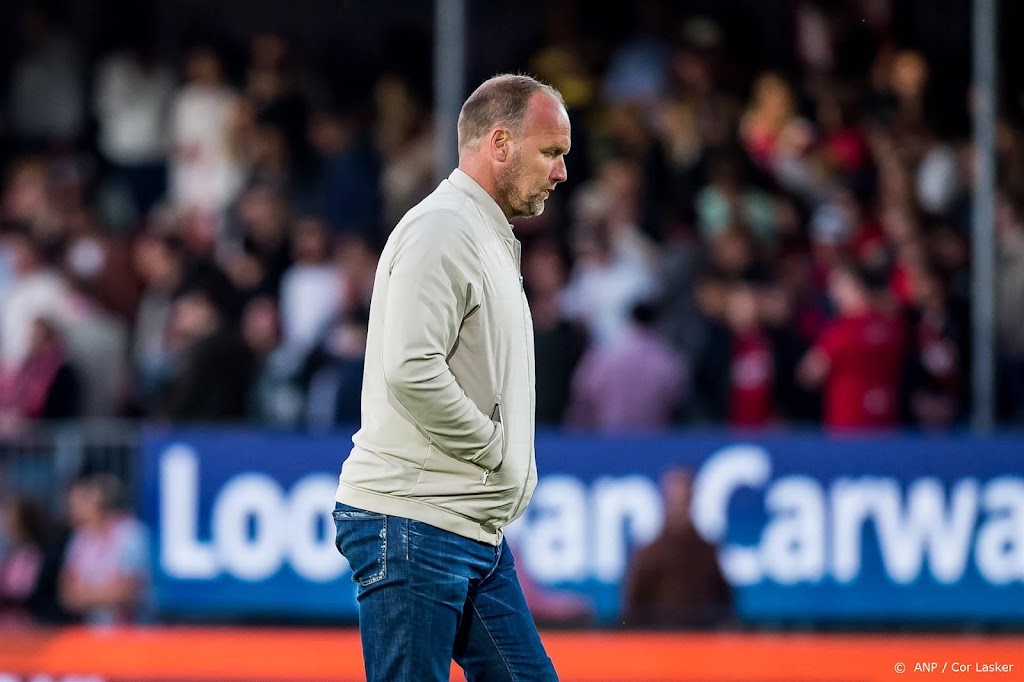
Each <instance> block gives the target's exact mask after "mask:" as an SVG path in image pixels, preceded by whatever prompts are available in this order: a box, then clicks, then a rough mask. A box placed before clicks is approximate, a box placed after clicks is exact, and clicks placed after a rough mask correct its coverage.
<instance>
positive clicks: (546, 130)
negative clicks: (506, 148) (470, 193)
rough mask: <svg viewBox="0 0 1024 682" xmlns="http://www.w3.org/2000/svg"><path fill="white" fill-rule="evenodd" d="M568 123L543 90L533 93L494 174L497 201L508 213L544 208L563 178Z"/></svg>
mask: <svg viewBox="0 0 1024 682" xmlns="http://www.w3.org/2000/svg"><path fill="white" fill-rule="evenodd" d="M570 145H571V142H570V126H569V116H568V114H566V112H565V108H564V107H563V106H562V105H561V104H560V103H559V102H558V101H557V100H555V99H553V98H552V97H550V96H549V95H546V94H544V93H535V94H534V95H533V99H532V100H531V101H530V105H529V107H528V108H527V112H526V120H525V121H524V123H523V129H522V131H521V133H520V134H519V135H517V136H515V138H514V140H513V144H512V146H511V151H510V154H509V158H508V159H507V160H506V162H505V163H504V165H503V168H502V170H501V172H500V174H499V175H498V183H497V191H498V194H499V196H498V199H499V203H501V204H504V206H506V207H507V208H508V210H509V212H510V217H517V216H535V215H540V214H541V213H543V212H544V202H545V201H547V198H548V196H550V194H551V191H552V190H554V188H555V185H557V184H558V183H560V182H563V181H564V180H565V177H566V173H565V155H566V154H567V153H568V152H569V147H570Z"/></svg>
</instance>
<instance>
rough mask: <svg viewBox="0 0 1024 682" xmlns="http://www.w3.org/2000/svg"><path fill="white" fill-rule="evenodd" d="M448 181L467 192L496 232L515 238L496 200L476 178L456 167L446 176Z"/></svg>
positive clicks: (508, 237) (507, 237)
mask: <svg viewBox="0 0 1024 682" xmlns="http://www.w3.org/2000/svg"><path fill="white" fill-rule="evenodd" d="M448 182H450V183H452V184H453V185H455V188H456V189H458V190H460V191H462V192H464V193H466V194H468V195H469V198H470V199H472V200H473V201H475V202H476V203H477V205H478V206H479V207H480V210H481V211H483V213H484V215H485V216H487V218H488V222H490V223H491V225H492V226H493V227H494V229H495V230H497V231H498V234H500V235H501V236H502V237H505V238H506V239H514V238H515V235H513V234H512V225H511V224H509V222H508V219H507V218H506V217H505V214H504V213H503V212H502V210H501V208H499V207H498V202H496V201H495V200H494V197H492V196H491V195H490V194H488V193H487V190H485V189H484V188H483V187H481V186H480V184H479V183H478V182H477V181H476V180H474V179H473V178H472V177H470V176H469V175H468V174H467V173H465V172H464V171H461V170H459V169H458V168H456V169H455V170H453V171H452V174H451V175H449V176H448Z"/></svg>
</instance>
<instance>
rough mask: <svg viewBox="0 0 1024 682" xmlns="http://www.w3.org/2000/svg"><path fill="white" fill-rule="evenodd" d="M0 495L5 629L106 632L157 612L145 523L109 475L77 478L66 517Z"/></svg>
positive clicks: (0, 605)
mask: <svg viewBox="0 0 1024 682" xmlns="http://www.w3.org/2000/svg"><path fill="white" fill-rule="evenodd" d="M5 493H6V494H3V495H2V496H0V631H2V630H3V629H4V628H15V627H23V626H26V625H32V624H38V623H71V622H81V623H86V624H88V625H91V626H97V627H105V626H113V625H121V624H126V623H144V622H147V621H148V620H149V619H150V617H151V616H152V614H153V609H152V600H151V596H152V595H151V592H150V579H149V570H150V562H151V556H150V550H149V540H148V534H147V532H146V530H145V528H144V527H143V525H142V524H141V523H140V522H139V521H138V520H137V519H135V518H134V517H133V516H131V515H130V514H129V513H127V512H126V511H124V502H125V500H124V486H123V484H122V483H121V482H120V481H119V480H118V479H117V477H115V476H113V475H112V474H89V475H86V476H82V477H81V478H79V479H77V480H75V481H74V482H73V483H72V484H71V485H70V487H69V488H68V491H67V495H66V500H65V503H66V507H67V513H66V519H65V521H64V522H63V523H59V524H58V523H55V522H54V519H53V518H51V514H50V511H49V508H48V507H44V506H42V505H40V504H39V502H38V501H37V500H34V499H33V498H32V497H30V496H26V495H23V494H20V493H16V492H15V493H11V492H9V491H5Z"/></svg>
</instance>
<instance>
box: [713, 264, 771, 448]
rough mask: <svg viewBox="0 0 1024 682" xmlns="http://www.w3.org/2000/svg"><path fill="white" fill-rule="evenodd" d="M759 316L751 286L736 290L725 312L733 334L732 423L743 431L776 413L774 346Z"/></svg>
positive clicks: (730, 398) (730, 381)
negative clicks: (762, 326)
mask: <svg viewBox="0 0 1024 682" xmlns="http://www.w3.org/2000/svg"><path fill="white" fill-rule="evenodd" d="M757 313H758V311H757V298H756V296H755V294H754V290H753V289H752V288H751V286H750V285H749V284H738V285H736V286H735V287H733V289H732V291H730V293H729V298H728V299H727V302H726V310H725V315H726V321H727V322H728V325H729V330H730V332H732V334H731V335H732V349H731V351H732V359H731V362H730V367H729V424H730V425H732V426H736V427H741V428H747V427H757V426H766V425H767V424H768V423H769V422H770V421H771V420H772V418H773V416H774V411H775V405H774V398H775V377H774V371H775V365H774V358H773V355H772V347H771V343H770V341H769V340H768V336H767V335H766V334H765V333H764V330H763V329H762V328H761V325H760V322H759V320H758V315H757Z"/></svg>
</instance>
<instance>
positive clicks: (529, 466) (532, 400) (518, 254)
mask: <svg viewBox="0 0 1024 682" xmlns="http://www.w3.org/2000/svg"><path fill="white" fill-rule="evenodd" d="M522 255H523V245H522V244H521V243H520V242H519V241H518V240H516V272H517V273H518V275H519V296H520V299H519V300H520V302H521V304H522V310H523V336H524V338H525V341H526V370H527V373H528V375H530V376H532V375H533V372H534V370H533V365H532V363H531V362H530V356H531V355H532V353H531V348H530V346H531V343H530V334H529V331H528V328H527V325H526V321H527V320H528V319H530V309H529V305H528V304H527V302H526V291H525V290H524V289H523V266H522ZM531 326H532V323H531ZM535 402H536V396H534V395H533V392H532V391H531V392H530V412H529V414H534V410H536V406H535ZM504 426H505V425H504V424H502V428H504ZM532 473H533V457H531V458H530V461H529V462H528V464H527V468H526V480H525V481H524V482H523V488H522V490H520V491H519V499H518V500H516V503H515V505H514V506H513V507H512V512H511V513H510V514H509V516H508V519H506V523H507V522H508V521H509V520H511V519H512V517H514V516H515V515H516V512H518V511H519V507H520V506H521V505H522V504H523V498H524V497H526V486H527V485H528V484H529V481H530V474H532Z"/></svg>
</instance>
